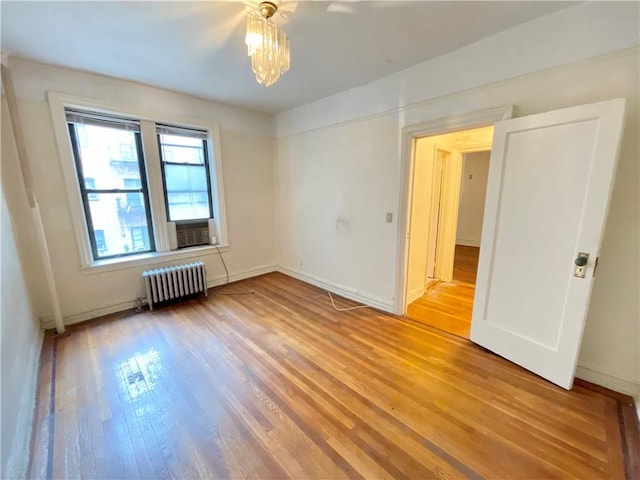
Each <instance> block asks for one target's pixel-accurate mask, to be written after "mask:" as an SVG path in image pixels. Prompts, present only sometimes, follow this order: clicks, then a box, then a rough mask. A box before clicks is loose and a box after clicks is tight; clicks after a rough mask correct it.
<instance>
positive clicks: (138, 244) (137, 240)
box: [130, 227, 149, 252]
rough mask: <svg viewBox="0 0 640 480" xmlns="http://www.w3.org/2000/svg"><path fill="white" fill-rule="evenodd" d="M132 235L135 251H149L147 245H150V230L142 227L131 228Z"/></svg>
mask: <svg viewBox="0 0 640 480" xmlns="http://www.w3.org/2000/svg"><path fill="white" fill-rule="evenodd" d="M130 235H131V243H132V244H133V250H134V251H136V252H140V251H145V250H147V245H149V230H147V229H146V228H142V227H131V229H130Z"/></svg>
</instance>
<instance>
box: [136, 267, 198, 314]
mask: <svg viewBox="0 0 640 480" xmlns="http://www.w3.org/2000/svg"><path fill="white" fill-rule="evenodd" d="M142 278H144V283H145V284H146V286H147V302H148V303H149V308H150V309H151V310H153V305H154V304H155V303H158V302H162V301H164V300H171V299H173V298H181V297H185V296H187V295H191V294H193V293H198V292H204V294H205V296H207V269H206V268H205V266H204V262H194V263H186V264H184V265H175V266H173V267H166V268H158V269H156V270H147V271H146V272H142Z"/></svg>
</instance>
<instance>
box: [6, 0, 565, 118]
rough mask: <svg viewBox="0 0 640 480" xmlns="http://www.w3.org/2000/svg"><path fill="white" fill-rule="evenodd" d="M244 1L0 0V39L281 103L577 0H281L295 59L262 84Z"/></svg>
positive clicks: (51, 58) (38, 56)
mask: <svg viewBox="0 0 640 480" xmlns="http://www.w3.org/2000/svg"><path fill="white" fill-rule="evenodd" d="M248 3H249V2H112V1H110V2H56V1H46V2H24V1H23V2H18V1H15V2H14V1H6V0H3V1H2V2H1V15H2V37H1V41H2V44H1V45H2V50H3V51H4V52H8V53H12V54H16V55H20V56H22V57H27V58H32V59H35V60H38V61H42V62H46V63H53V64H58V65H63V66H67V67H72V68H77V69H81V70H88V71H91V72H97V73H102V74H106V75H111V76H114V77H120V78H125V79H129V80H134V81H138V82H142V83H146V84H150V85H155V86H158V87H163V88H168V89H172V90H177V91H180V92H185V93H189V94H192V95H196V96H199V97H204V98H209V99H212V100H217V101H220V102H223V103H227V104H232V105H237V106H241V107H246V108H250V109H254V110H260V111H265V112H280V111H283V110H287V109H290V108H292V107H296V106H299V105H303V104H306V103H310V102H312V101H314V100H318V99H320V98H323V97H326V96H328V95H332V94H334V93H338V92H340V91H343V90H347V89H349V88H352V87H356V86H359V85H364V84H366V83H369V82H371V81H373V80H375V79H377V78H380V77H383V76H385V75H388V74H390V73H393V72H397V71H399V70H402V69H405V68H407V67H410V66H412V65H415V64H417V63H421V62H424V61H426V60H429V59H431V58H434V57H437V56H439V55H442V54H445V53H447V52H450V51H452V50H455V49H457V48H460V47H462V46H464V45H468V44H470V43H473V42H475V41H477V40H479V39H481V38H484V37H487V36H489V35H492V34H494V33H497V32H499V31H502V30H506V29H508V28H510V27H513V26H515V25H518V24H520V23H524V22H527V21H529V20H532V19H534V18H537V17H540V16H542V15H546V14H549V13H552V12H554V11H557V10H559V9H561V8H565V7H567V6H570V5H572V4H573V3H571V2H544V1H531V2H528V1H518V2H516V1H513V2H511V1H507V2H479V1H471V2H465V1H449V2H427V1H410V2H402V1H387V2H316V1H306V2H288V1H284V0H283V1H280V2H277V3H279V5H280V10H281V11H282V12H283V13H284V15H283V16H280V18H279V19H278V22H279V23H283V25H284V29H285V30H286V32H287V34H288V36H289V39H290V42H291V70H290V71H289V72H288V73H287V74H285V75H284V76H283V77H281V78H280V80H279V81H278V83H277V84H275V85H273V86H271V87H268V88H265V87H263V86H260V85H258V84H257V83H256V81H255V79H254V77H253V73H252V72H251V65H250V61H249V58H248V57H247V55H246V48H245V45H244V21H243V19H244V15H245V13H246V11H247V9H248V8H249V7H247V6H246V5H247V4H248ZM283 17H284V18H283ZM523 41H526V39H523Z"/></svg>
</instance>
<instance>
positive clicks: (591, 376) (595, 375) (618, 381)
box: [576, 365, 640, 406]
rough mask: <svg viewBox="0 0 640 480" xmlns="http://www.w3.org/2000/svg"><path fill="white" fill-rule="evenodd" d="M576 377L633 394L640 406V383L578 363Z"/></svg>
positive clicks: (616, 390)
mask: <svg viewBox="0 0 640 480" xmlns="http://www.w3.org/2000/svg"><path fill="white" fill-rule="evenodd" d="M576 377H578V378H581V379H582V380H586V381H587V382H591V383H595V384H596V385H600V386H601V387H605V388H608V389H609V390H613V391H614V392H619V393H624V394H625V395H631V396H632V397H633V398H634V399H635V400H636V404H637V405H639V406H640V403H638V402H639V401H640V384H638V383H634V382H631V381H629V380H625V379H622V378H618V377H614V376H612V375H609V374H607V373H602V372H599V371H597V370H593V369H592V368H588V367H584V366H580V365H578V367H577V368H576Z"/></svg>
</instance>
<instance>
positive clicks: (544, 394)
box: [30, 273, 628, 479]
mask: <svg viewBox="0 0 640 480" xmlns="http://www.w3.org/2000/svg"><path fill="white" fill-rule="evenodd" d="M236 285H238V287H239V288H242V289H245V288H250V289H253V290H255V292H256V293H255V294H254V295H245V296H218V295H209V297H208V298H204V297H201V298H197V299H192V300H188V301H186V302H183V303H182V304H180V305H174V306H171V307H166V308H159V309H156V310H154V311H153V312H148V311H147V312H143V313H139V314H136V313H135V312H130V313H125V314H120V315H114V316H111V317H108V318H104V319H101V320H98V321H94V322H89V323H86V324H83V325H79V326H75V327H71V328H69V330H68V332H67V333H65V334H63V335H59V336H55V335H53V334H48V335H47V336H46V339H45V344H44V349H43V356H42V363H41V371H40V390H39V395H38V404H37V407H36V415H37V416H36V425H35V428H34V437H33V442H34V443H33V448H32V464H31V470H30V477H32V478H77V477H84V478H156V477H157V478H214V477H215V478H237V477H243V478H259V479H264V478H297V479H303V478H313V479H315V478H318V479H319V478H325V479H328V478H331V479H333V478H367V479H370V478H419V479H425V478H447V479H458V478H528V479H531V478H540V479H542V478H544V479H546V478H557V477H574V478H575V477H577V478H589V479H595V478H598V479H601V478H623V477H624V475H625V471H624V460H623V459H624V452H623V436H622V431H621V423H620V418H621V417H620V415H619V413H618V412H619V408H620V402H619V401H618V400H616V399H615V398H612V397H610V396H607V395H603V394H602V393H600V392H595V391H592V390H589V389H587V388H584V387H583V386H580V385H578V386H576V387H574V389H573V391H571V392H567V391H565V390H563V389H561V388H559V387H556V386H554V385H552V384H550V383H548V382H546V381H544V380H542V379H540V378H539V377H537V376H535V375H533V374H530V373H529V372H527V371H525V370H523V369H521V368H519V367H517V366H515V365H513V364H511V363H509V362H507V361H505V360H504V359H502V358H500V357H497V356H495V355H493V354H490V353H488V352H487V351H485V350H483V349H481V348H479V347H476V346H474V345H473V344H471V343H470V342H468V341H466V340H463V339H458V338H456V337H453V336H450V335H447V334H444V333H442V332H440V331H438V330H436V329H433V328H430V327H427V326H425V325H423V324H421V323H420V322H415V321H412V320H410V319H407V318H399V317H395V316H392V315H387V314H384V313H381V312H378V311H376V310H372V309H371V310H369V309H365V310H355V311H350V312H337V311H335V310H334V309H333V308H332V307H331V306H330V303H329V299H328V298H327V296H326V293H325V292H323V291H322V290H320V289H317V288H315V287H313V286H310V285H308V284H305V283H303V282H300V281H298V280H294V279H292V278H290V277H287V276H285V275H282V274H279V273H273V274H268V275H265V276H261V277H257V278H254V279H249V280H245V281H242V282H238V283H237V284H236ZM336 301H337V302H338V305H339V306H348V305H353V303H352V302H349V301H346V300H343V299H339V298H337V299H336ZM627 443H628V442H627Z"/></svg>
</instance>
